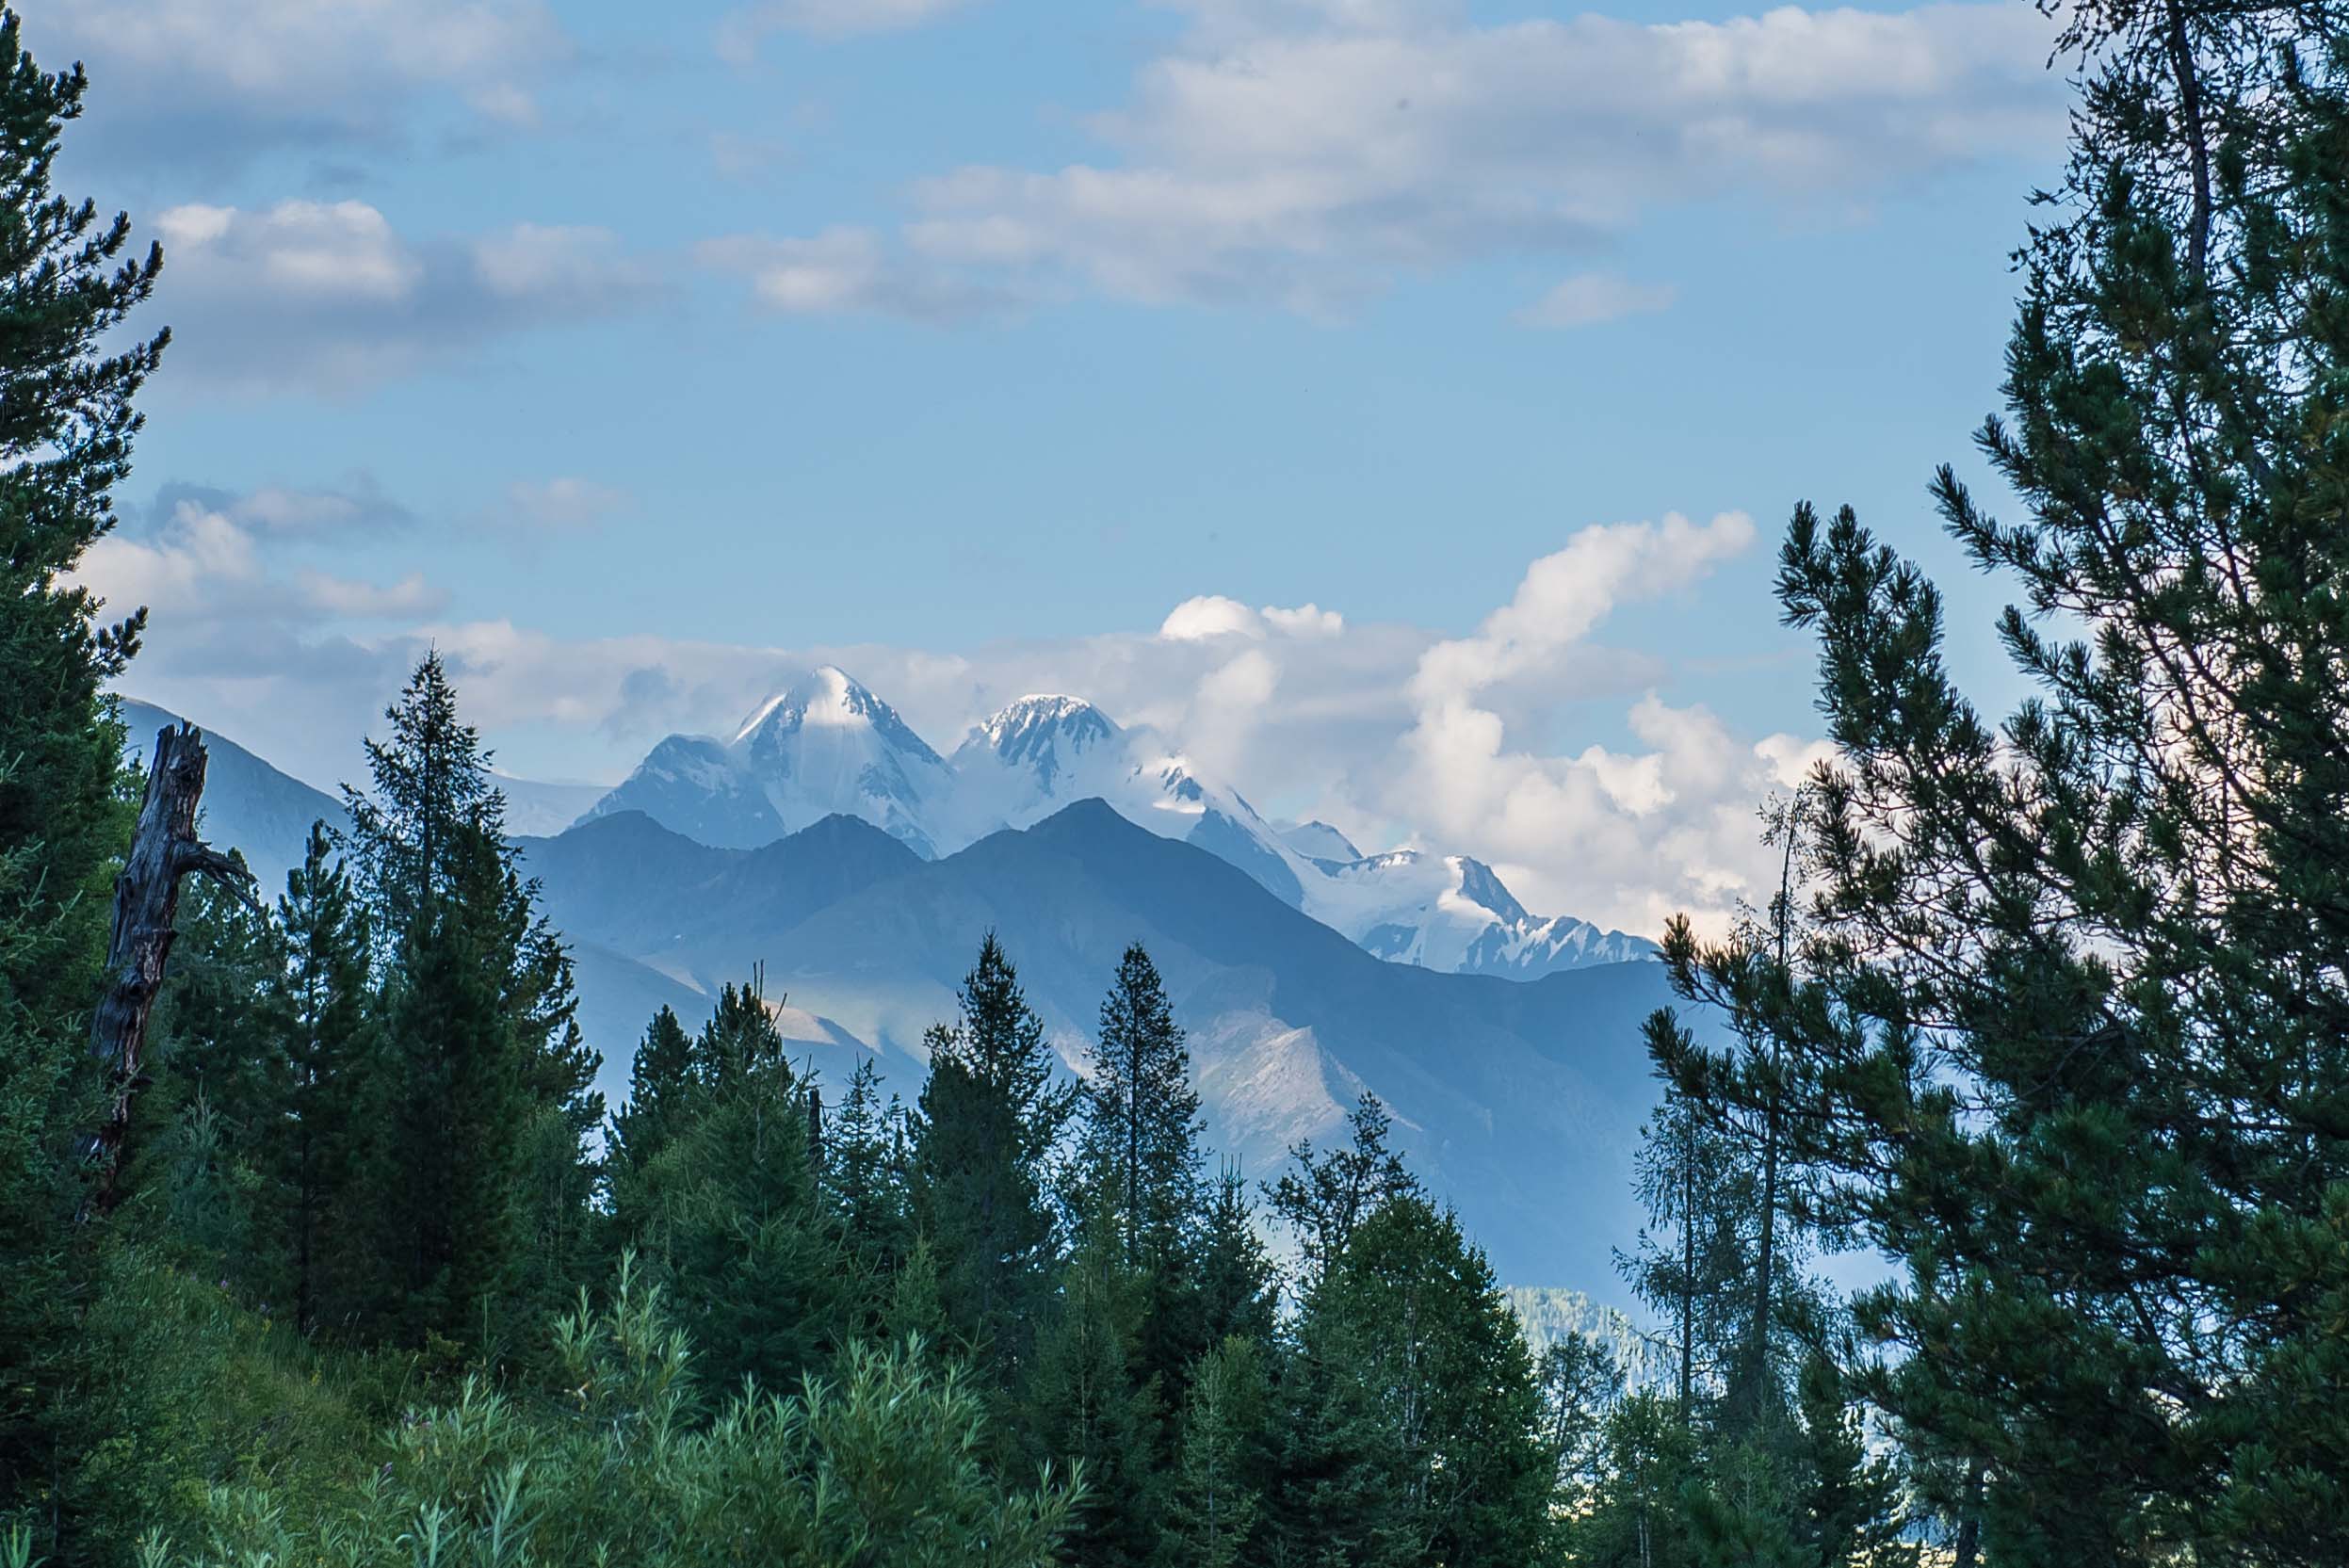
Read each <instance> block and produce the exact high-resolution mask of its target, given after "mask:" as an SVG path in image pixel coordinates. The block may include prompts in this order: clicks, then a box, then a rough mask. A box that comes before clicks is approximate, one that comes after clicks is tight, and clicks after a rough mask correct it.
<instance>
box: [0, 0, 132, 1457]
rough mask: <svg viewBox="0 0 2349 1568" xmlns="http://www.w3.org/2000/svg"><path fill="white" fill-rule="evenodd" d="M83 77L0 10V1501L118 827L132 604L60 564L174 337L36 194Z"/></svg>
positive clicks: (94, 536)
mask: <svg viewBox="0 0 2349 1568" xmlns="http://www.w3.org/2000/svg"><path fill="white" fill-rule="evenodd" d="M87 86H88V82H87V79H86V77H85V76H84V74H83V73H82V71H81V68H80V67H78V66H76V67H74V68H73V70H71V71H68V72H63V73H50V72H44V71H43V70H41V67H40V66H39V65H37V64H36V63H35V62H34V60H33V58H32V57H31V56H30V55H29V54H28V53H26V52H25V50H24V45H23V40H22V37H21V32H20V28H19V25H18V21H17V17H16V14H15V13H14V12H13V11H0V671H5V672H6V676H7V680H6V690H7V700H6V701H5V702H0V1268H5V1269H6V1270H7V1272H8V1288H7V1289H5V1290H0V1497H7V1496H11V1495H13V1496H24V1497H36V1498H38V1497H41V1496H46V1495H53V1494H54V1492H55V1490H56V1488H57V1479H58V1470H59V1465H60V1464H61V1463H62V1462H63V1461H62V1456H61V1455H60V1454H59V1453H58V1451H57V1447H56V1445H55V1442H54V1427H53V1424H52V1423H51V1421H50V1418H49V1415H48V1414H46V1413H47V1412H48V1411H49V1410H50V1409H51V1408H52V1407H53V1405H54V1403H55V1402H56V1401H57V1399H58V1398H61V1397H62V1395H61V1388H62V1386H63V1384H62V1380H63V1379H64V1377H65V1376H66V1375H67V1374H66V1364H65V1362H64V1360H63V1359H62V1358H63V1354H64V1350H65V1349H66V1346H67V1344H68V1343H69V1341H70V1338H71V1335H72V1333H73V1315H74V1313H75V1311H76V1310H77V1307H76V1301H77V1299H78V1295H79V1292H78V1290H77V1288H76V1285H75V1282H74V1280H73V1274H72V1272H71V1269H70V1266H69V1260H68V1259H67V1257H66V1256H65V1255H64V1251H65V1233H64V1231H63V1229H62V1228H61V1226H60V1223H59V1216H60V1215H62V1214H70V1213H71V1212H72V1210H73V1207H74V1206H75V1203H76V1198H77V1193H76V1190H75V1186H74V1183H75V1171H74V1167H73V1160H72V1157H71V1144H72V1140H73V1136H74V1135H75V1134H76V1133H77V1132H79V1131H80V1130H81V1129H82V1128H84V1127H86V1126H88V1125H89V1124H90V1123H91V1120H92V1118H93V1116H94V1114H95V1104H96V1102H95V1100H94V1098H93V1096H94V1094H95V1092H96V1091H97V1090H98V1088H99V1087H100V1086H99V1085H98V1084H97V1083H96V1081H95V1080H96V1075H95V1074H94V1073H93V1072H92V1070H91V1069H90V1067H89V1063H88V1061H87V1036H88V1029H89V1011H90V1008H91V1006H92V1004H93V1002H94V1001H95V998H96V996H97V985H98V970H99V966H100V964H101V963H102V962H104V960H105V946H106V918H107V909H108V905H109V897H108V891H109V886H110V883H111V881H112V879H113V875H114V869H115V862H116V860H117V858H118V857H119V856H120V855H121V849H122V846H123V843H124V841H125V839H126V838H127V835H128V832H129V825H130V822H131V812H130V809H129V807H128V805H127V803H126V801H125V800H124V799H123V796H122V793H121V789H120V788H119V779H120V774H121V754H122V752H121V747H122V731H121V726H120V725H119V724H118V723H117V722H116V720H115V719H114V717H113V713H112V711H111V709H110V708H109V706H108V705H107V703H105V700H104V699H103V698H102V697H101V696H100V694H99V693H100V688H101V687H103V686H104V685H105V682H106V681H107V680H109V679H111V678H112V677H113V676H115V675H116V674H118V673H120V672H121V670H122V669H123V667H124V666H125V664H126V663H127V662H128V661H129V659H130V657H131V655H133V654H134V653H135V652H137V650H138V636H139V632H140V629H141V628H142V627H143V625H144V624H145V611H144V610H143V609H140V610H136V611H134V612H132V613H130V614H128V615H126V616H124V617H122V618H121V620H119V621H116V622H113V623H111V624H104V623H101V622H100V621H99V614H100V611H101V608H102V606H101V605H100V604H99V602H98V600H97V599H96V598H95V597H94V596H93V595H92V594H91V593H90V592H89V590H88V589H87V588H84V587H82V586H80V585H79V584H78V583H75V582H73V580H72V574H73V570H74V568H75V567H76V566H77V565H78V564H79V563H80V562H81V559H82V557H83V554H84V552H86V551H87V550H88V549H89V547H90V545H92V544H93V543H95V542H97V541H98V540H100V539H102V538H104V537H105V535H106V533H107V532H108V531H109V530H111V529H112V528H113V526H114V522H115V513H114V504H113V499H112V493H113V490H114V487H115V486H116V485H117V484H119V483H120V482H121V479H122V477H123V476H124V474H125V473H127V472H128V470H129V466H130V454H131V442H132V439H133V437H135V436H136V435H137V434H138V428H139V424H140V415H139V414H138V412H137V410H136V408H135V407H134V399H135V398H136V396H137V395H138V390H139V387H140V385H141V384H142V383H143V382H144V381H145V380H146V379H147V377H148V375H149V374H150V373H151V372H153V371H154V368H155V366H156V364H157V363H158V361H159V360H160V358H161V356H162V353H163V349H164V346H165V343H166V342H167V340H168V337H169V334H168V333H165V332H158V333H156V334H155V335H154V337H151V338H145V339H140V338H136V337H134V338H129V339H124V338H123V337H122V336H121V329H123V328H124V327H125V325H126V323H128V322H129V320H130V318H131V316H132V314H133V313H134V312H135V311H136V310H137V309H138V306H139V305H140V304H142V303H143V302H144V301H145V300H146V299H147V298H148V296H149V295H150V294H151V293H152V292H153V291H154V284H155V279H156V276H157V274H158V273H159V271H160V269H161V267H162V262H163V258H162V252H161V251H160V250H158V249H154V248H150V249H149V251H147V253H146V255H145V256H144V257H143V258H141V257H140V256H138V253H137V252H136V251H133V250H131V248H130V235H131V224H130V219H129V218H127V217H125V216H120V215H118V216H117V217H115V218H113V219H111V220H110V221H107V220H102V219H101V218H99V216H98V212H97V208H96V207H95V206H94V205H93V204H91V203H90V202H76V201H73V199H71V198H69V197H66V196H63V195H60V194H58V193H57V191H56V189H55V188H54V186H53V185H52V175H53V173H54V170H55V166H56V161H57V152H58V148H59V145H60V140H61V137H62V135H63V132H64V128H65V126H66V124H67V122H68V121H72V120H73V119H74V118H75V117H76V116H77V115H79V114H80V112H81V105H82V95H83V92H84V91H85V89H86V88H87Z"/></svg>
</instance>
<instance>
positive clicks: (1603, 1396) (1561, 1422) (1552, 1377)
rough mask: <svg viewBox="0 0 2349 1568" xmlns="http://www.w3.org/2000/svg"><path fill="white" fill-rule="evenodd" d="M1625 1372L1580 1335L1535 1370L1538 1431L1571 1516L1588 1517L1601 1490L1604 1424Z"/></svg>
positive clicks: (1557, 1346) (1559, 1343)
mask: <svg viewBox="0 0 2349 1568" xmlns="http://www.w3.org/2000/svg"><path fill="white" fill-rule="evenodd" d="M1625 1381H1626V1380H1625V1377H1624V1367H1623V1363H1622V1362H1621V1361H1620V1360H1619V1359H1617V1357H1616V1356H1615V1354H1614V1352H1613V1350H1612V1349H1610V1348H1609V1346H1608V1345H1607V1344H1606V1343H1605V1342H1604V1341H1602V1340H1600V1339H1599V1338H1598V1337H1596V1335H1593V1334H1584V1333H1582V1332H1581V1331H1580V1330H1575V1331H1571V1332H1569V1333H1568V1334H1566V1335H1565V1336H1564V1337H1563V1338H1562V1339H1559V1340H1556V1341H1554V1342H1553V1343H1551V1344H1549V1345H1547V1346H1545V1347H1544V1348H1543V1350H1542V1354H1541V1359H1540V1362H1539V1363H1538V1365H1537V1366H1536V1370H1535V1382H1536V1385H1537V1386H1538V1387H1539V1389H1540V1390H1541V1396H1542V1430H1543V1435H1544V1438H1545V1440H1546V1442H1547V1447H1548V1448H1549V1452H1550V1455H1551V1457H1552V1459H1553V1460H1554V1462H1555V1463H1556V1464H1557V1466H1558V1496H1559V1500H1560V1503H1561V1505H1562V1506H1563V1508H1564V1509H1565V1510H1566V1511H1568V1512H1570V1513H1578V1514H1579V1513H1582V1512H1586V1511H1588V1509H1589V1507H1590V1504H1591V1500H1592V1498H1593V1496H1594V1495H1595V1493H1596V1488H1597V1486H1598V1485H1599V1482H1600V1479H1601V1475H1602V1470H1601V1461H1602V1458H1603V1452H1604V1447H1603V1446H1604V1440H1605V1436H1606V1429H1607V1419H1608V1416H1609V1415H1610V1414H1612V1411H1613V1410H1614V1407H1615V1405H1616V1404H1617V1403H1618V1402H1619V1401H1620V1400H1621V1399H1622V1398H1623V1394H1624V1384H1625Z"/></svg>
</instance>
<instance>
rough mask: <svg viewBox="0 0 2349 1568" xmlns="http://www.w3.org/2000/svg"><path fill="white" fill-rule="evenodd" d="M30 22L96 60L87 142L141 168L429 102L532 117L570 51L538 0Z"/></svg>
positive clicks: (346, 128) (251, 5)
mask: <svg viewBox="0 0 2349 1568" xmlns="http://www.w3.org/2000/svg"><path fill="white" fill-rule="evenodd" d="M24 31H25V41H26V43H27V44H28V46H29V47H31V49H32V50H33V51H34V53H35V54H36V55H37V56H38V57H40V58H41V59H43V60H51V61H56V60H65V59H81V60H85V61H87V62H88V64H89V72H90V76H91V79H92V84H93V87H92V94H91V113H90V118H89V121H87V122H86V129H85V130H84V131H83V132H80V133H77V137H76V140H75V143H74V145H75V148H76V149H77V151H84V152H89V151H94V152H96V153H98V154H100V155H105V156H111V157H114V158H117V159H120V160H121V161H123V162H126V163H130V164H132V165H133V166H134V167H137V168H139V169H141V170H145V169H150V168H153V167H155V166H158V165H176V166H181V167H185V166H187V165H191V164H193V165H206V164H209V165H213V166H216V167H218V168H221V169H227V168H232V167H234V166H235V165H237V164H240V163H242V162H243V161H245V160H246V159H248V158H250V157H251V156H252V155H253V154H257V153H260V152H263V151H267V150H268V149H271V148H285V147H290V148H294V149H297V150H304V151H306V150H311V149H316V148H319V147H321V146H332V145H346V146H348V145H354V144H360V145H364V144H378V145H381V144H390V143H395V142H397V140H399V139H400V138H401V137H403V136H405V135H406V134H407V131H408V128H409V126H410V124H411V122H412V121H413V120H415V119H416V118H417V117H418V116H420V115H422V114H426V113H447V112H450V111H453V112H455V113H456V114H458V115H460V116H462V117H464V118H465V119H468V120H470V121H473V122H474V123H476V124H478V125H489V126H512V125H518V124H528V123H530V122H531V121H534V120H536V119H537V117H538V113H539V107H538V96H537V88H538V84H539V83H540V82H541V81H542V80H543V78H544V77H545V76H547V75H548V74H549V73H551V72H552V71H554V70H555V69H557V68H559V66H560V65H561V64H562V63H563V62H564V61H566V60H567V59H568V58H570V57H571V55H572V45H571V43H570V41H569V40H568V39H567V38H566V37H565V35H564V33H563V31H562V29H561V27H560V26H559V25H558V24H557V23H556V21H555V18H554V14H553V12H552V10H551V9H550V8H548V6H547V5H545V4H544V3H543V0H47V3H45V4H42V5H40V6H35V7H31V8H28V10H27V14H26V16H25V18H24Z"/></svg>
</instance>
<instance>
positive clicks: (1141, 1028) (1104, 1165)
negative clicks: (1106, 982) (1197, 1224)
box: [1080, 943, 1205, 1269]
mask: <svg viewBox="0 0 2349 1568" xmlns="http://www.w3.org/2000/svg"><path fill="white" fill-rule="evenodd" d="M1091 1054H1092V1063H1091V1066H1092V1072H1091V1073H1090V1074H1089V1075H1088V1076H1087V1078H1086V1081H1085V1098H1084V1138H1083V1143H1082V1148H1081V1155H1080V1159H1081V1162H1082V1163H1081V1179H1082V1183H1083V1188H1082V1189H1083V1191H1084V1192H1085V1194H1086V1197H1087V1201H1088V1207H1089V1209H1090V1210H1091V1211H1092V1212H1094V1213H1099V1214H1102V1215H1105V1216H1107V1217H1108V1218H1109V1220H1110V1222H1111V1223H1112V1224H1114V1226H1115V1227H1116V1230H1117V1242H1118V1246H1119V1248H1120V1249H1121V1250H1122V1251H1123V1253H1124V1254H1125V1258H1126V1267H1127V1268H1129V1269H1171V1268H1173V1267H1174V1263H1175V1259H1176V1258H1177V1256H1178V1255H1179V1253H1180V1252H1181V1250H1182V1247H1183V1244H1184V1241H1185V1234H1184V1233H1185V1231H1186V1229H1187V1227H1188V1226H1189V1225H1190V1223H1191V1220H1192V1218H1193V1216H1194V1215H1195V1214H1196V1213H1197V1211H1198V1207H1199V1196H1200V1194H1199V1134H1200V1132H1201V1130H1202V1128H1203V1126H1204V1125H1205V1123H1202V1122H1201V1120H1200V1117H1199V1095H1198V1093H1197V1091H1194V1090H1193V1089H1192V1088H1191V1053H1190V1052H1189V1051H1188V1050H1187V1049H1185V1048H1184V1045H1183V1031H1182V1029H1181V1028H1180V1027H1179V1026H1177V1025H1176V1024H1175V1022H1174V1009H1173V1007H1172V1006H1171V1005H1170V1004H1169V1003H1168V1001H1167V999H1166V991H1165V988H1164V986H1163V985H1162V984H1161V983H1160V982H1159V979H1158V966H1157V965H1155V964H1153V963H1152V962H1150V955H1149V954H1148V953H1147V952H1145V951H1143V950H1142V945H1141V944H1140V943H1135V944H1133V945H1132V946H1129V947H1127V948H1126V954H1125V957H1124V958H1123V959H1121V960H1120V961H1119V962H1118V966H1117V979H1116V982H1115V983H1114V984H1113V985H1112V986H1111V987H1110V994H1109V995H1108V996H1107V997H1105V998H1104V999H1103V1001H1102V1003H1101V1032H1100V1036H1099V1038H1098V1039H1097V1040H1095V1041H1094V1043H1093V1050H1092V1053H1091Z"/></svg>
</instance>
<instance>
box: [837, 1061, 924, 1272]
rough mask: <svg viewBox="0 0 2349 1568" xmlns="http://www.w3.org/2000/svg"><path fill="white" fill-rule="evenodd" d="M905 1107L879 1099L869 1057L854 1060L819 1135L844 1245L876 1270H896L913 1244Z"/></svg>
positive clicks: (876, 1073) (877, 1077)
mask: <svg viewBox="0 0 2349 1568" xmlns="http://www.w3.org/2000/svg"><path fill="white" fill-rule="evenodd" d="M905 1158H906V1149H905V1107H904V1106H903V1105H902V1104H901V1103H900V1102H899V1100H898V1098H897V1096H896V1095H894V1094H893V1095H891V1096H890V1097H889V1099H888V1101H887V1103H886V1104H884V1103H883V1101H882V1098H881V1074H880V1071H879V1070H878V1069H877V1068H876V1067H874V1065H873V1061H872V1059H871V1058H870V1057H867V1058H865V1059H862V1060H860V1061H859V1062H858V1063H857V1064H856V1068H855V1071H854V1072H852V1073H851V1074H850V1076H849V1087H848V1091H847V1093H845V1094H844V1095H842V1096H841V1099H840V1104H839V1107H838V1108H837V1109H836V1110H834V1112H833V1116H832V1121H831V1124H830V1126H829V1127H828V1128H827V1130H826V1133H825V1140H824V1181H825V1185H826V1187H827V1188H828V1189H829V1190H830V1192H831V1194H832V1200H833V1203H834V1206H835V1207H837V1208H838V1210H839V1212H840V1218H841V1223H842V1225H843V1226H844V1227H845V1228H846V1231H847V1235H848V1239H849V1244H850V1247H851V1248H853V1249H854V1250H855V1252H856V1253H857V1254H858V1255H859V1256H860V1257H861V1258H862V1259H863V1260H864V1261H865V1264H866V1267H867V1269H870V1270H872V1271H873V1272H874V1273H875V1274H876V1275H878V1276H880V1277H883V1278H886V1277H887V1276H889V1275H891V1274H894V1273H895V1272H896V1271H897V1269H898V1267H899V1264H900V1263H901V1262H902V1261H903V1260H904V1258H905V1256H906V1254H907V1253H908V1252H909V1251H910V1250H911V1248H912V1246H913V1243H914V1217H913V1214H912V1212H911V1211H910V1209H909V1208H908V1206H907V1194H906V1189H905V1172H904V1164H905Z"/></svg>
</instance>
